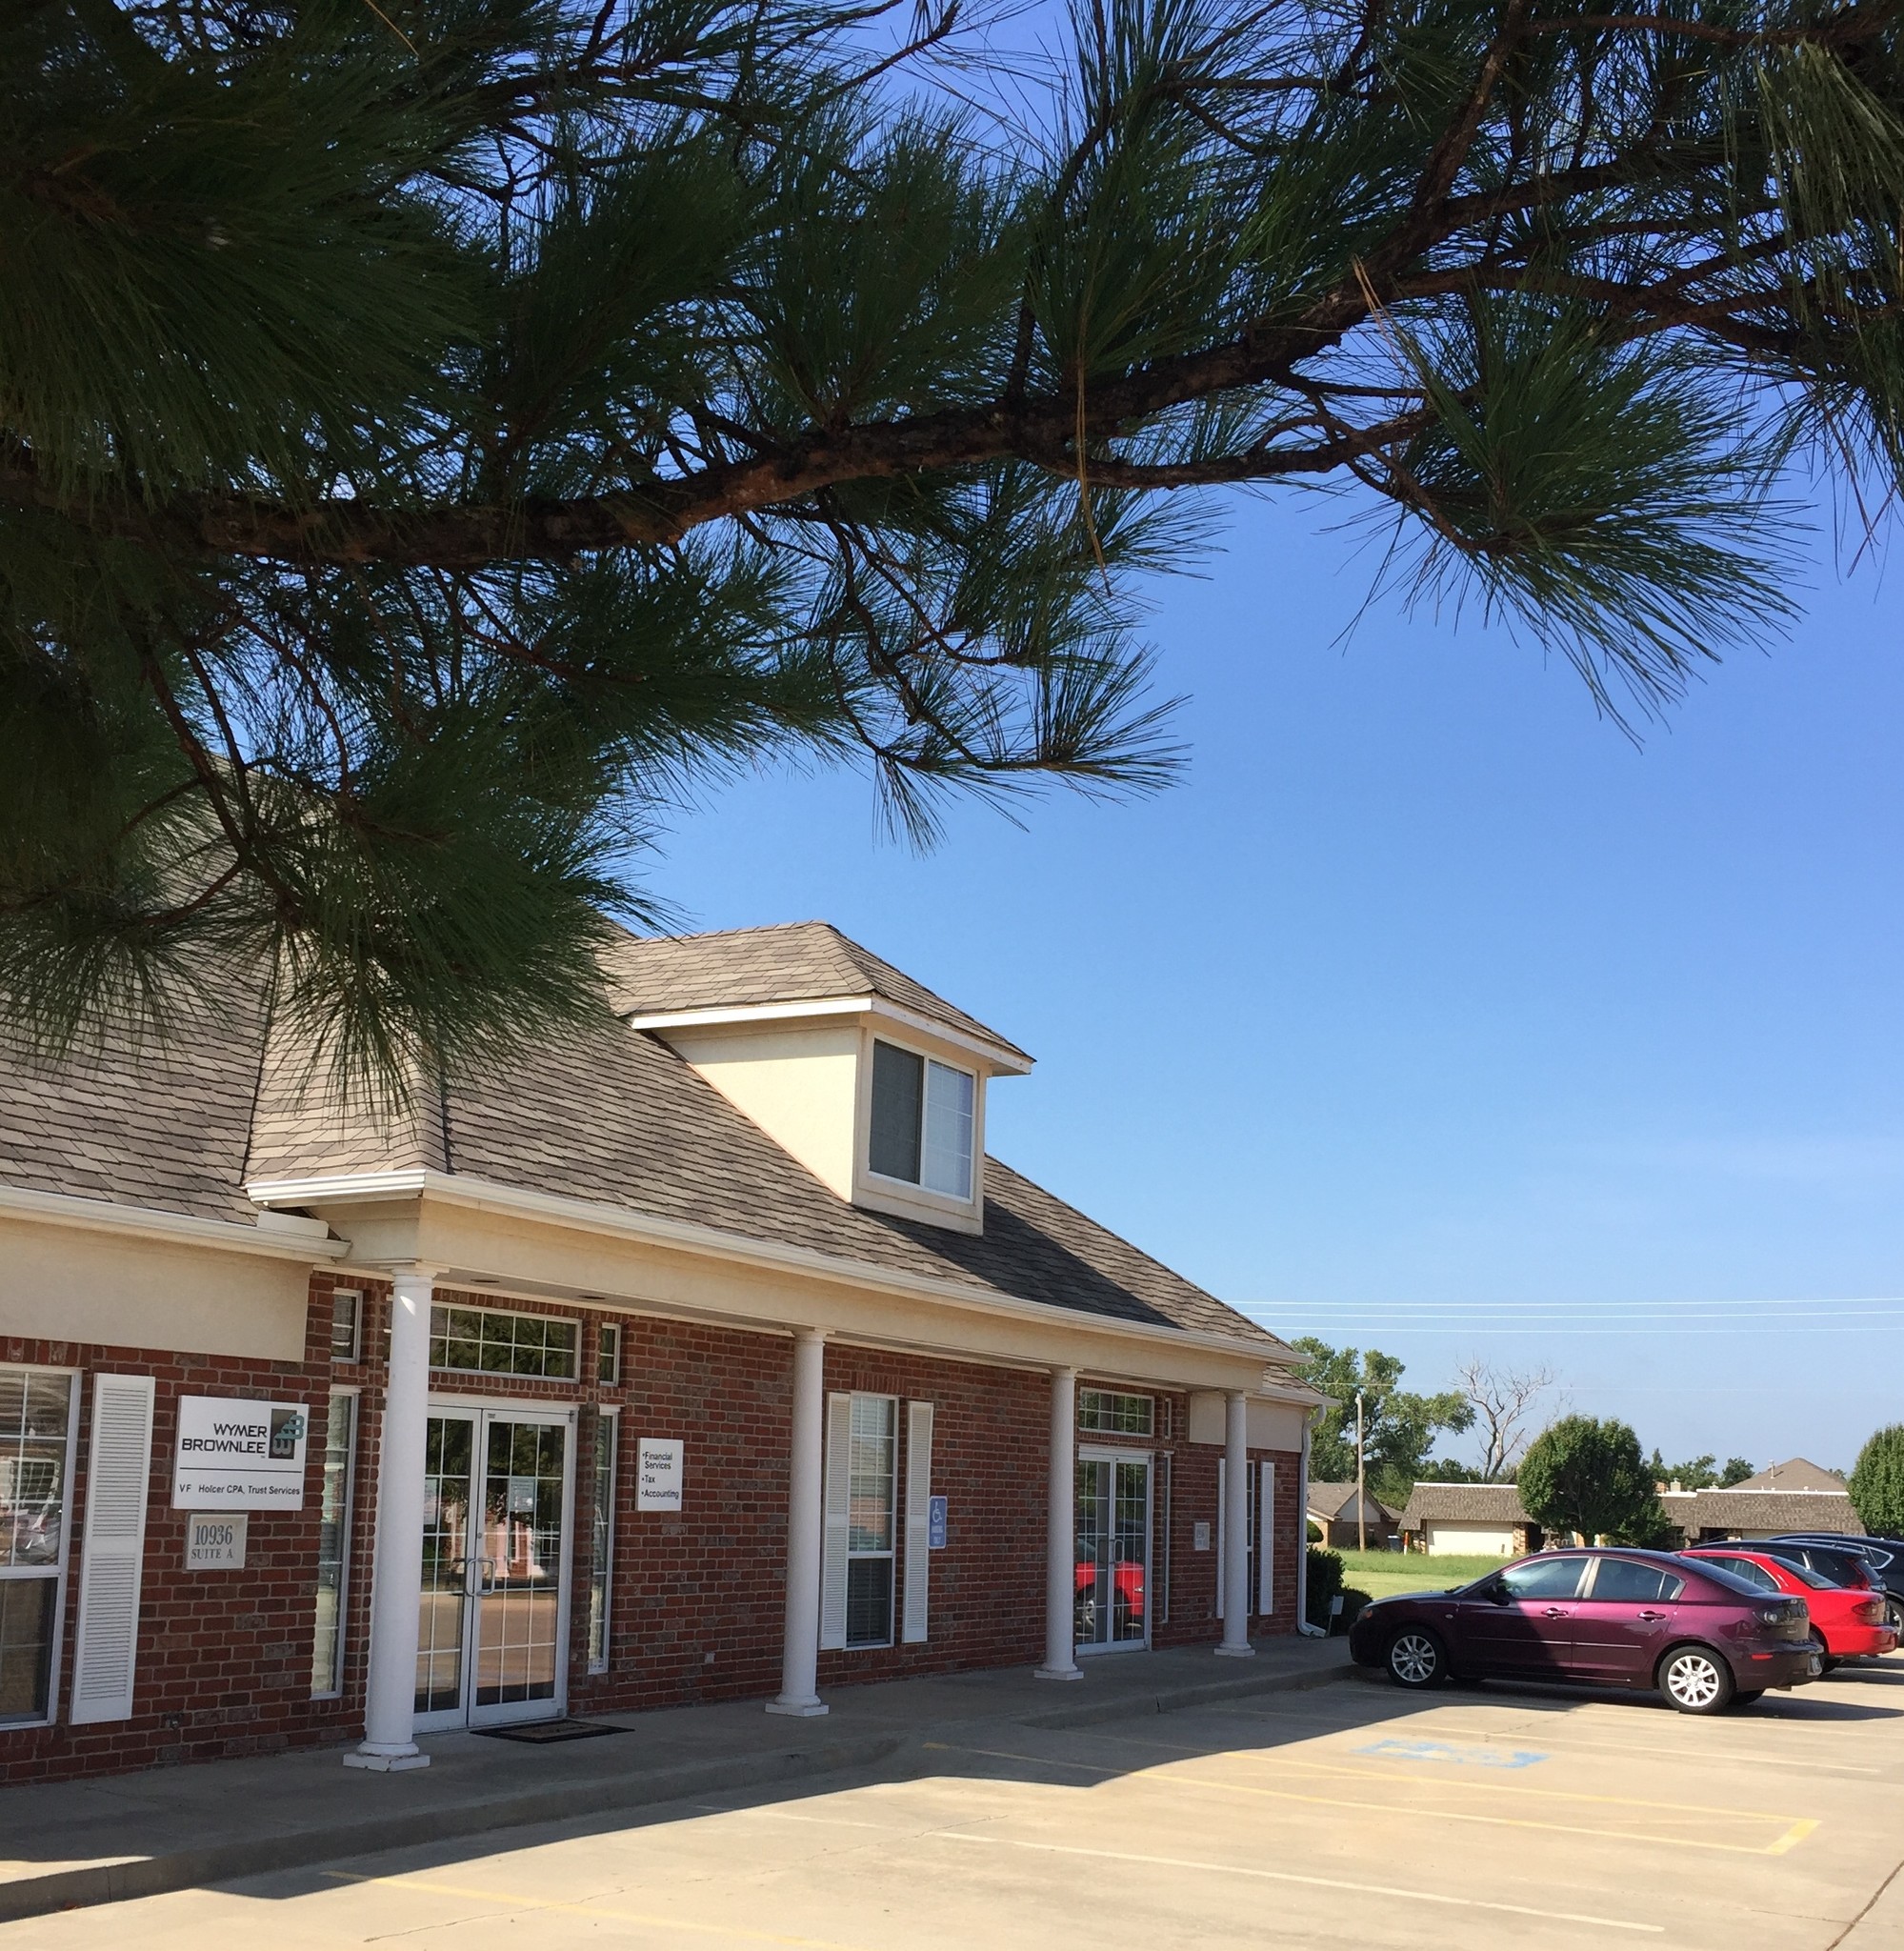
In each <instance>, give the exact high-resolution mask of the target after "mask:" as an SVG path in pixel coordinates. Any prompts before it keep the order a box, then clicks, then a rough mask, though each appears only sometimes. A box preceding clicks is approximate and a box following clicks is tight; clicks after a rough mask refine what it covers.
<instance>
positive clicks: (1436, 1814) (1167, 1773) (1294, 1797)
mask: <svg viewBox="0 0 1904 1951" xmlns="http://www.w3.org/2000/svg"><path fill="white" fill-rule="evenodd" d="M1099 1739H1101V1740H1117V1739H1119V1737H1117V1736H1114V1735H1113V1736H1100V1737H1099ZM920 1745H921V1746H922V1747H925V1748H932V1749H935V1750H938V1751H939V1752H942V1753H947V1754H954V1755H976V1756H981V1757H984V1758H986V1759H988V1760H997V1761H1023V1762H1026V1763H1028V1764H1029V1765H1030V1766H1032V1767H1034V1768H1063V1769H1068V1770H1070V1771H1072V1773H1075V1774H1084V1775H1102V1776H1117V1777H1121V1778H1122V1779H1123V1780H1126V1781H1128V1782H1132V1783H1134V1784H1138V1785H1152V1786H1154V1785H1157V1784H1163V1785H1165V1786H1170V1785H1173V1784H1182V1785H1183V1786H1185V1787H1190V1788H1208V1789H1215V1790H1217V1791H1218V1792H1219V1793H1222V1794H1225V1795H1247V1796H1256V1797H1259V1798H1261V1799H1263V1800H1269V1801H1282V1802H1302V1803H1306V1804H1308V1805H1309V1806H1311V1807H1313V1808H1322V1809H1355V1810H1357V1811H1359V1812H1360V1813H1361V1814H1362V1815H1363V1816H1365V1817H1366V1816H1407V1817H1411V1818H1413V1820H1417V1821H1428V1822H1477V1823H1480V1824H1482V1825H1484V1826H1486V1827H1489V1828H1495V1829H1534V1830H1542V1831H1545V1832H1547V1833H1548V1834H1551V1835H1555V1836H1596V1837H1599V1838H1601V1839H1602V1840H1606V1841H1610V1842H1648V1843H1653V1844H1656V1845H1658V1846H1659V1847H1661V1848H1667V1849H1708V1850H1717V1851H1720V1852H1722V1853H1723V1854H1725V1855H1727V1856H1782V1855H1784V1854H1785V1852H1786V1851H1788V1850H1790V1849H1792V1848H1794V1846H1795V1845H1796V1844H1798V1843H1800V1842H1802V1841H1803V1840H1805V1838H1806V1837H1807V1836H1809V1835H1811V1834H1812V1832H1813V1831H1814V1829H1816V1828H1817V1826H1818V1825H1817V1823H1816V1822H1815V1821H1814V1820H1808V1819H1805V1818H1799V1819H1795V1820H1794V1819H1793V1818H1791V1817H1788V1816H1784V1815H1776V1816H1772V1815H1765V1814H1762V1813H1761V1812H1759V1811H1757V1810H1736V1809H1713V1810H1704V1809H1697V1808H1694V1807H1691V1806H1687V1807H1685V1808H1684V1809H1683V1810H1682V1813H1686V1814H1711V1815H1717V1816H1732V1817H1734V1818H1736V1817H1739V1816H1743V1817H1744V1819H1745V1820H1748V1821H1753V1820H1760V1821H1774V1822H1786V1823H1788V1824H1789V1825H1790V1826H1789V1827H1788V1828H1787V1829H1786V1831H1785V1832H1784V1834H1783V1835H1781V1836H1780V1837H1778V1838H1777V1839H1776V1840H1774V1841H1773V1842H1771V1843H1769V1844H1768V1843H1761V1842H1719V1841H1714V1840H1711V1839H1709V1838H1707V1837H1703V1836H1661V1835H1657V1834H1650V1833H1648V1832H1647V1831H1645V1830H1633V1829H1596V1828H1593V1827H1591V1826H1590V1825H1588V1824H1586V1823H1582V1822H1541V1821H1535V1820H1533V1819H1532V1818H1530V1817H1526V1816H1483V1815H1477V1814H1475V1813H1473V1811H1471V1810H1465V1809H1421V1808H1412V1807H1410V1806H1409V1805H1407V1804H1406V1803H1400V1802H1375V1801H1370V1800H1367V1799H1366V1798H1364V1799H1358V1800H1353V1801H1352V1800H1349V1799H1348V1798H1347V1797H1346V1796H1327V1795H1303V1794H1300V1793H1298V1792H1297V1791H1296V1790H1294V1789H1284V1788H1258V1787H1256V1786H1254V1785H1253V1784H1252V1783H1249V1782H1241V1781H1215V1780H1210V1779H1209V1778H1208V1777H1205V1776H1198V1775H1180V1774H1178V1773H1176V1772H1175V1771H1174V1770H1173V1769H1170V1768H1157V1769H1146V1770H1139V1771H1137V1772H1135V1773H1133V1772H1132V1771H1131V1770H1129V1769H1125V1768H1113V1767H1107V1766H1106V1765H1105V1764H1104V1763H1103V1762H1101V1761H1064V1760H1056V1759H1055V1758H1052V1757H1047V1756H1042V1755H1026V1754H1020V1753H1016V1752H1014V1751H1013V1750H1012V1749H1010V1748H968V1747H962V1746H959V1745H957V1744H956V1743H954V1742H951V1741H923V1742H921V1743H920ZM1318 1772H1325V1773H1330V1774H1334V1775H1338V1776H1347V1777H1348V1778H1349V1779H1350V1780H1360V1781H1367V1780H1370V1779H1371V1776H1372V1775H1373V1778H1374V1779H1375V1780H1390V1781H1397V1782H1402V1783H1405V1784H1407V1785H1409V1786H1412V1787H1417V1788H1426V1787H1431V1786H1432V1787H1434V1788H1436V1789H1439V1790H1444V1791H1445V1790H1447V1789H1449V1788H1452V1787H1453V1786H1455V1785H1456V1784H1455V1783H1453V1781H1451V1780H1448V1779H1446V1778H1442V1779H1441V1780H1437V1781H1434V1782H1430V1781H1428V1780H1425V1779H1424V1778H1422V1777H1419V1776H1407V1775H1386V1776H1385V1775H1382V1774H1380V1773H1379V1772H1378V1771H1373V1770H1359V1769H1340V1770H1326V1771H1318ZM1462 1785H1464V1786H1469V1787H1475V1788H1479V1787H1483V1786H1486V1787H1490V1788H1494V1787H1499V1788H1507V1787H1508V1784H1506V1783H1493V1782H1489V1783H1485V1784H1483V1783H1479V1782H1474V1783H1467V1784H1462ZM1522 1792H1523V1793H1533V1791H1522ZM1546 1793H1548V1794H1556V1793H1559V1791H1555V1790H1549V1791H1546ZM1568 1800H1576V1801H1584V1800H1595V1801H1610V1802H1618V1801H1619V1800H1620V1799H1619V1798H1616V1797H1570V1798H1568ZM1624 1805H1625V1806H1629V1807H1640V1808H1656V1809H1658V1810H1660V1811H1661V1812H1666V1811H1669V1810H1672V1809H1674V1807H1675V1805H1674V1804H1673V1803H1671V1802H1655V1803H1646V1802H1639V1803H1633V1802H1628V1803H1625V1804H1624Z"/></svg>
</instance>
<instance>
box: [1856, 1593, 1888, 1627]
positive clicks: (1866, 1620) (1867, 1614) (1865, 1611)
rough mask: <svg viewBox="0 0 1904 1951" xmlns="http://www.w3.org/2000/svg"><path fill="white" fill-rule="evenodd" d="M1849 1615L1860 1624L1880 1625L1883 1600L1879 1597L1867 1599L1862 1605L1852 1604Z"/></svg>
mask: <svg viewBox="0 0 1904 1951" xmlns="http://www.w3.org/2000/svg"><path fill="white" fill-rule="evenodd" d="M1851 1616H1852V1618H1853V1619H1856V1620H1857V1622H1858V1623H1859V1624H1860V1625H1864V1626H1881V1625H1882V1624H1883V1623H1884V1601H1883V1600H1882V1599H1866V1600H1865V1601H1864V1603H1863V1604H1862V1605H1854V1606H1853V1607H1852V1609H1851Z"/></svg>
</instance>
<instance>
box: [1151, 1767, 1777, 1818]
mask: <svg viewBox="0 0 1904 1951" xmlns="http://www.w3.org/2000/svg"><path fill="white" fill-rule="evenodd" d="M1249 1759H1250V1760H1253V1761H1256V1762H1259V1763H1261V1764H1263V1765H1266V1766H1270V1767H1276V1768H1293V1769H1295V1770H1297V1771H1298V1772H1299V1773H1301V1774H1305V1775H1325V1776H1328V1777H1330V1778H1331V1779H1332V1780H1337V1781H1369V1780H1375V1781H1401V1782H1406V1783H1408V1784H1409V1785H1410V1786H1411V1787H1417V1788H1425V1787H1429V1786H1431V1785H1432V1786H1433V1787H1434V1788H1436V1789H1459V1790H1462V1791H1464V1792H1465V1793H1467V1794H1470V1795H1511V1796H1514V1797H1516V1798H1521V1797H1532V1798H1533V1799H1534V1800H1539V1801H1547V1802H1592V1803H1595V1804H1598V1805H1601V1806H1603V1807H1608V1808H1616V1809H1657V1810H1661V1811H1663V1812H1665V1813H1667V1814H1669V1815H1674V1816H1725V1817H1730V1818H1733V1819H1735V1820H1740V1821H1747V1822H1792V1821H1795V1820H1798V1819H1797V1818H1796V1817H1794V1816H1793V1815H1791V1814H1790V1813H1789V1812H1788V1811H1786V1810H1783V1809H1725V1808H1719V1807H1717V1806H1715V1805H1714V1804H1713V1803H1711V1802H1658V1801H1652V1800H1648V1799H1646V1798H1645V1797H1643V1796H1633V1795H1582V1794H1579V1793H1578V1792H1576V1791H1575V1790H1573V1789H1567V1788H1528V1787H1524V1786H1522V1785H1521V1784H1520V1783H1519V1782H1515V1781H1484V1780H1467V1779H1466V1778H1463V1777H1460V1776H1450V1775H1447V1774H1446V1773H1445V1772H1443V1773H1441V1774H1435V1775H1403V1774H1400V1773H1398V1772H1397V1771H1396V1770H1394V1769H1393V1768H1340V1767H1334V1766H1332V1765H1331V1764H1330V1763H1329V1762H1327V1761H1299V1760H1295V1759H1294V1758H1293V1756H1284V1755H1253V1756H1251V1757H1250V1758H1249ZM1426 1765H1428V1766H1431V1767H1436V1766H1438V1765H1439V1764H1438V1763H1428V1764H1426ZM1150 1772H1151V1773H1152V1774H1157V1775H1162V1776H1164V1777H1165V1778H1166V1779H1171V1780H1173V1779H1174V1777H1173V1775H1172V1770H1171V1769H1169V1768H1167V1767H1165V1768H1157V1769H1153V1770H1152V1771H1150ZM1239 1785H1240V1784H1239Z"/></svg>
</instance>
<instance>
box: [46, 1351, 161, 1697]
mask: <svg viewBox="0 0 1904 1951" xmlns="http://www.w3.org/2000/svg"><path fill="white" fill-rule="evenodd" d="M154 1388H155V1384H154V1382H153V1379H152V1378H151V1377H150V1376H95V1377H94V1378H92V1433H91V1439H90V1446H89V1448H88V1450H87V1457H86V1535H85V1537H84V1538H83V1539H81V1541H80V1557H79V1637H78V1643H77V1645H76V1647H75V1648H74V1652H73V1661H72V1699H71V1702H70V1712H69V1715H68V1719H69V1720H72V1721H74V1722H83V1721H89V1720H129V1719H130V1716H131V1712H132V1672H133V1668H134V1666H135V1664H136V1663H137V1659H138V1651H139V1573H140V1567H141V1563H142V1560H143V1559H144V1557H145V1550H146V1493H147V1489H148V1487H149V1485H150V1480H151V1474H152V1395H153V1391H154Z"/></svg>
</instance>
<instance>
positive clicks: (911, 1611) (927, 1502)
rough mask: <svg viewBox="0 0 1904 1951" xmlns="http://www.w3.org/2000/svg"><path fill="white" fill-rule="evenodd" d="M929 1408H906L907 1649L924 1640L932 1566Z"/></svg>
mask: <svg viewBox="0 0 1904 1951" xmlns="http://www.w3.org/2000/svg"><path fill="white" fill-rule="evenodd" d="M931 1568H932V1404H931V1403H930V1402H909V1403H907V1405H906V1613H905V1618H904V1619H903V1620H902V1621H901V1624H900V1629H899V1638H900V1639H901V1640H902V1641H904V1643H905V1644H907V1645H908V1646H913V1645H917V1644H918V1643H919V1642H920V1641H921V1640H923V1639H925V1637H926V1599H927V1588H928V1584H929V1581H930V1579H931V1576H932V1572H931Z"/></svg>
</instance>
